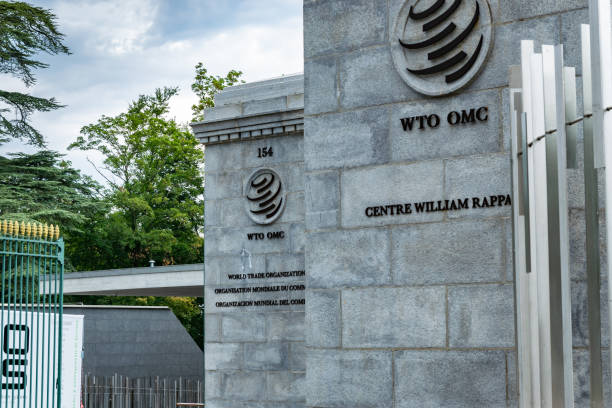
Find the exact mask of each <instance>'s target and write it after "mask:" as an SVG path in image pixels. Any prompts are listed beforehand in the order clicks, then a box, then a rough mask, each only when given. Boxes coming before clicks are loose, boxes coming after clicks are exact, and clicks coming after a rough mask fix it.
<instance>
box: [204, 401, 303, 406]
mask: <svg viewBox="0 0 612 408" xmlns="http://www.w3.org/2000/svg"><path fill="white" fill-rule="evenodd" d="M206 408H304V403H302V402H269V401H265V402H260V401H231V400H220V399H214V400H206Z"/></svg>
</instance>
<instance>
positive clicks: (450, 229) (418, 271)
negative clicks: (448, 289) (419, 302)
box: [392, 220, 506, 285]
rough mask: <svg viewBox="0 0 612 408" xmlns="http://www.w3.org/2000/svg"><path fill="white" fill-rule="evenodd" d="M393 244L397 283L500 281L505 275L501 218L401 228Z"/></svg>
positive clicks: (394, 271)
mask: <svg viewBox="0 0 612 408" xmlns="http://www.w3.org/2000/svg"><path fill="white" fill-rule="evenodd" d="M476 242H477V243H478V245H475V243H476ZM392 243H393V245H392V247H393V250H392V271H393V282H394V283H396V284H409V285H422V284H436V283H474V282H499V281H501V280H503V279H504V278H505V273H506V266H505V264H504V256H503V253H504V247H505V236H504V228H503V222H502V221H491V220H486V221H485V220H483V221H463V222H449V223H438V224H425V225H415V226H410V227H398V228H396V229H394V230H393V235H392Z"/></svg>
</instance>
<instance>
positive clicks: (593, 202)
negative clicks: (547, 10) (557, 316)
mask: <svg viewBox="0 0 612 408" xmlns="http://www.w3.org/2000/svg"><path fill="white" fill-rule="evenodd" d="M581 39H582V92H583V110H584V112H583V116H584V123H583V135H584V193H585V220H586V272H587V302H588V325H589V330H588V331H589V361H590V395H591V407H597V408H599V407H603V406H604V405H603V374H602V354H601V310H600V308H601V306H600V305H601V303H600V301H601V295H600V289H601V283H600V255H599V217H598V212H599V211H598V207H599V198H598V196H599V192H598V177H597V169H596V166H595V143H594V139H593V136H594V135H593V117H592V114H593V103H592V100H593V99H592V80H591V78H592V76H591V37H590V27H589V26H588V25H586V24H583V25H582V26H581Z"/></svg>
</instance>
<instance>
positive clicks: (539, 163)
mask: <svg viewBox="0 0 612 408" xmlns="http://www.w3.org/2000/svg"><path fill="white" fill-rule="evenodd" d="M542 64H543V61H542V54H533V55H532V56H531V85H532V93H531V97H532V106H531V114H532V116H533V118H532V122H531V125H532V129H531V130H532V133H533V136H532V137H531V139H532V140H533V142H532V143H533V146H532V147H531V149H532V150H533V162H532V163H533V180H534V182H533V185H534V194H533V195H532V197H533V204H534V205H533V207H534V214H535V215H534V217H532V219H534V220H538V222H535V223H534V225H533V227H534V229H535V237H536V239H535V241H534V242H535V245H536V248H537V249H536V268H535V272H536V280H537V296H538V325H539V334H540V336H539V337H540V338H539V346H540V355H539V357H540V390H541V395H540V400H541V401H542V407H546V408H548V407H552V398H553V392H552V361H551V354H550V349H551V333H550V292H549V287H550V279H549V254H548V205H547V184H548V183H547V170H546V169H547V166H546V142H545V139H544V135H545V129H546V127H545V120H544V118H545V112H544V106H545V104H544V81H543V67H542ZM528 114H529V112H528Z"/></svg>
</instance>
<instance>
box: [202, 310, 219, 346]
mask: <svg viewBox="0 0 612 408" xmlns="http://www.w3.org/2000/svg"><path fill="white" fill-rule="evenodd" d="M220 322H221V316H220V315H214V314H206V319H205V323H206V328H205V329H204V334H205V335H206V341H207V342H214V341H221V327H220Z"/></svg>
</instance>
